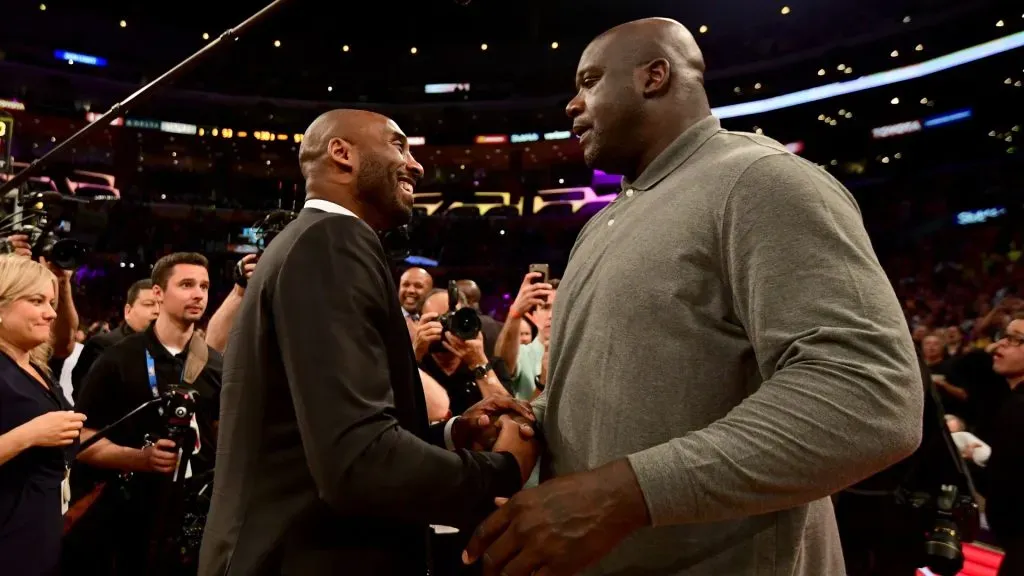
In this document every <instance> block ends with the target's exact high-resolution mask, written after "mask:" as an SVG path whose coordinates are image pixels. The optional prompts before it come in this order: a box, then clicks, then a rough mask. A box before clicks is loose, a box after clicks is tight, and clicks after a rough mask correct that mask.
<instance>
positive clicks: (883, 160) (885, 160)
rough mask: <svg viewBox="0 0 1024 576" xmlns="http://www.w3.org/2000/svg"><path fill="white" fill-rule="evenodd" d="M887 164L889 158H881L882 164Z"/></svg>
mask: <svg viewBox="0 0 1024 576" xmlns="http://www.w3.org/2000/svg"><path fill="white" fill-rule="evenodd" d="M888 163H889V157H888V156H886V157H884V158H882V164H888Z"/></svg>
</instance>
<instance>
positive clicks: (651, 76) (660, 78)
mask: <svg viewBox="0 0 1024 576" xmlns="http://www.w3.org/2000/svg"><path fill="white" fill-rule="evenodd" d="M641 71H642V72H641V80H642V82H643V94H644V97H645V98H652V97H654V96H659V95H661V94H664V93H665V92H666V91H667V90H668V87H669V79H670V77H671V74H672V65H671V64H669V62H668V60H666V59H664V58H656V59H654V60H651V61H650V62H648V63H647V64H645V65H644V66H643V67H641Z"/></svg>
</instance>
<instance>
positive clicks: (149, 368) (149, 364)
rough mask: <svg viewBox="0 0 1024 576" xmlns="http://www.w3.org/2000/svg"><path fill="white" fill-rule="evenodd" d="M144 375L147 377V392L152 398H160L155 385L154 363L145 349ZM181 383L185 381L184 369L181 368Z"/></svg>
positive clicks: (151, 356)
mask: <svg viewBox="0 0 1024 576" xmlns="http://www.w3.org/2000/svg"><path fill="white" fill-rule="evenodd" d="M146 375H147V376H149V391H150V392H152V393H153V398H156V397H158V396H160V390H159V389H158V388H157V385H156V363H154V362H153V355H152V354H150V353H149V349H148V348H147V349H146ZM181 381H182V382H184V381H185V367H184V366H182V367H181Z"/></svg>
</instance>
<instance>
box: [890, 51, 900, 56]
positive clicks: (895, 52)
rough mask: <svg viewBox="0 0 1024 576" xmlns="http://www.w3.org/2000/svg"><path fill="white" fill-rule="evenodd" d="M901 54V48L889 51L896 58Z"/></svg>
mask: <svg viewBox="0 0 1024 576" xmlns="http://www.w3.org/2000/svg"><path fill="white" fill-rule="evenodd" d="M899 55H900V51H899V50H893V51H892V52H889V56H890V57H891V58H896V57H898V56H899Z"/></svg>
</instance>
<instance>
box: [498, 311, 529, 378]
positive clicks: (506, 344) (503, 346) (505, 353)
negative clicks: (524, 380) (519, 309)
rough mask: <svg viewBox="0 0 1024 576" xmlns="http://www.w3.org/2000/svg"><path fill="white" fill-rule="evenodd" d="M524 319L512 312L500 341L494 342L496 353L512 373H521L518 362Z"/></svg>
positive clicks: (501, 333) (500, 335)
mask: <svg viewBox="0 0 1024 576" xmlns="http://www.w3.org/2000/svg"><path fill="white" fill-rule="evenodd" d="M522 321H523V320H522V318H520V317H518V316H514V315H513V314H511V313H510V314H509V315H508V319H507V320H505V325H504V326H502V327H501V332H500V333H499V334H498V341H497V342H495V343H494V355H495V356H497V357H498V358H501V359H502V360H503V361H504V362H505V366H507V367H508V370H509V372H510V373H512V374H518V373H519V370H518V366H517V365H516V364H517V363H518V362H519V326H520V324H519V323H520V322H522Z"/></svg>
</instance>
